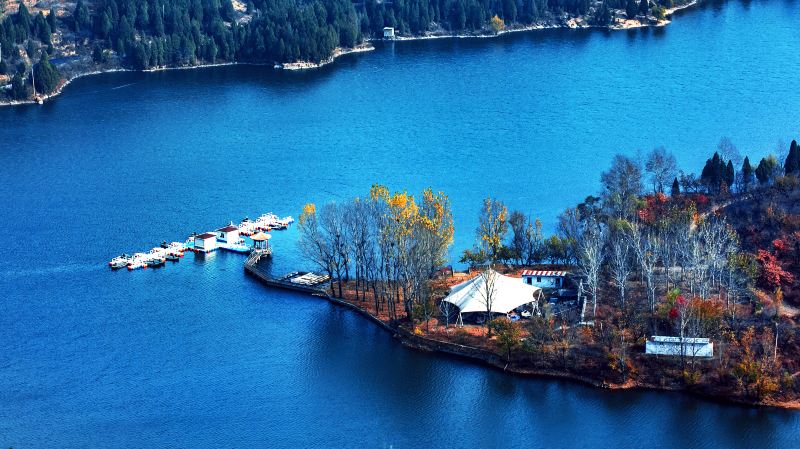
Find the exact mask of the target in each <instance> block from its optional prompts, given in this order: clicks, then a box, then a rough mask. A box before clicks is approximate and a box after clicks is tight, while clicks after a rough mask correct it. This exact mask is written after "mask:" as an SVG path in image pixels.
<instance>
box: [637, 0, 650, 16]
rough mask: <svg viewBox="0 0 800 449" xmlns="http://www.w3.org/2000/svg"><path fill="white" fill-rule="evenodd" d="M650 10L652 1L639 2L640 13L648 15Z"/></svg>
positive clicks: (643, 0)
mask: <svg viewBox="0 0 800 449" xmlns="http://www.w3.org/2000/svg"><path fill="white" fill-rule="evenodd" d="M649 11H650V2H649V1H648V0H642V1H641V2H640V3H639V14H641V15H643V16H647V13H648V12H649Z"/></svg>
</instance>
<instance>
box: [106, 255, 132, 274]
mask: <svg viewBox="0 0 800 449" xmlns="http://www.w3.org/2000/svg"><path fill="white" fill-rule="evenodd" d="M128 261H130V257H128V255H127V254H123V255H121V256H117V257H115V258H113V259H111V262H109V263H108V266H110V267H111V268H113V269H115V270H116V269H117V268H122V267H126V266H128Z"/></svg>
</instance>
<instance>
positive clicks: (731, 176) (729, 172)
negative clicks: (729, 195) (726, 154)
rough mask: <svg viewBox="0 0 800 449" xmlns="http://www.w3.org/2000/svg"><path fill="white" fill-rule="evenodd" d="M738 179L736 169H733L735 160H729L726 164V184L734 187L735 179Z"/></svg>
mask: <svg viewBox="0 0 800 449" xmlns="http://www.w3.org/2000/svg"><path fill="white" fill-rule="evenodd" d="M735 179H736V171H735V170H734V169H733V162H732V161H728V165H726V166H725V184H726V185H727V186H728V188H731V187H733V181H734V180H735Z"/></svg>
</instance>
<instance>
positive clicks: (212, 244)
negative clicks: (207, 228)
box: [194, 232, 217, 253]
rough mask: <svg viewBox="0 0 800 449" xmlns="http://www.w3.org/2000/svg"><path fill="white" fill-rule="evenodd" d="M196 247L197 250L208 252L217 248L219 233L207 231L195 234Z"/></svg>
mask: <svg viewBox="0 0 800 449" xmlns="http://www.w3.org/2000/svg"><path fill="white" fill-rule="evenodd" d="M194 249H196V250H197V251H200V252H203V253H208V252H211V251H214V250H216V249H217V234H215V233H213V232H206V233H204V234H200V235H197V236H195V238H194Z"/></svg>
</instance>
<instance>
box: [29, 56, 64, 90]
mask: <svg viewBox="0 0 800 449" xmlns="http://www.w3.org/2000/svg"><path fill="white" fill-rule="evenodd" d="M33 71H34V74H35V75H36V92H38V93H43V94H49V93H51V92H53V91H54V90H55V89H56V87H58V83H59V82H60V81H61V74H60V73H58V70H57V69H56V68H55V67H53V64H50V61H49V60H48V59H47V56H46V55H43V56H42V59H41V61H39V63H38V64H36V66H34V68H33Z"/></svg>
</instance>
